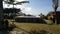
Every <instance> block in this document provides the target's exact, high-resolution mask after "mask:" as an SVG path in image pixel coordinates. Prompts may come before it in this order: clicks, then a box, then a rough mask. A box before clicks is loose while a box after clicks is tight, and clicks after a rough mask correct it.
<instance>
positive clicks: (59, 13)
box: [47, 11, 60, 23]
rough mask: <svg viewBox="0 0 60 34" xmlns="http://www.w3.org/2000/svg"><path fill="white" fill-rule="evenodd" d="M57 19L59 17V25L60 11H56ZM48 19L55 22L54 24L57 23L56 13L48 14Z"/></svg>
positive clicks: (58, 21) (59, 20)
mask: <svg viewBox="0 0 60 34" xmlns="http://www.w3.org/2000/svg"><path fill="white" fill-rule="evenodd" d="M56 17H57V23H60V11H56ZM47 19H49V20H53V22H55V12H54V11H50V12H49V13H48V14H47Z"/></svg>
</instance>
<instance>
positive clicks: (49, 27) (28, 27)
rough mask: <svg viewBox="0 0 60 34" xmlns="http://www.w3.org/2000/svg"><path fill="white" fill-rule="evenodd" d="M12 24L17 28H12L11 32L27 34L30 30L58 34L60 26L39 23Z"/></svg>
mask: <svg viewBox="0 0 60 34" xmlns="http://www.w3.org/2000/svg"><path fill="white" fill-rule="evenodd" d="M9 22H10V21H9ZM14 23H15V25H16V26H17V27H18V28H14V29H13V31H24V32H26V31H28V32H29V31H31V30H46V31H49V32H51V33H53V34H60V25H55V24H53V25H47V24H40V23H18V22H14ZM19 28H20V29H19Z"/></svg>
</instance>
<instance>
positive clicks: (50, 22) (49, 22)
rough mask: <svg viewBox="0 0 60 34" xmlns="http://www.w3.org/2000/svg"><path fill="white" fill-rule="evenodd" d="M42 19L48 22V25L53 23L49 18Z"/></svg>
mask: <svg viewBox="0 0 60 34" xmlns="http://www.w3.org/2000/svg"><path fill="white" fill-rule="evenodd" d="M44 21H45V23H46V24H49V25H51V24H53V21H51V20H46V19H44Z"/></svg>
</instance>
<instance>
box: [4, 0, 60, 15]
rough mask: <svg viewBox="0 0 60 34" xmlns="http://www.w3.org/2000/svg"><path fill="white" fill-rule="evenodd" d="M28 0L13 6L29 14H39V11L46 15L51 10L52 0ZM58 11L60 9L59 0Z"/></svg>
mask: <svg viewBox="0 0 60 34" xmlns="http://www.w3.org/2000/svg"><path fill="white" fill-rule="evenodd" d="M17 1H25V0H17ZM28 1H29V2H30V3H27V4H23V5H18V6H17V5H16V6H15V7H17V8H20V9H21V10H22V12H23V13H25V14H31V15H39V14H40V13H42V14H44V15H46V14H47V13H48V12H50V11H53V8H52V0H28ZM4 6H5V5H4ZM5 7H6V6H5ZM10 7H12V6H10ZM58 11H60V0H59V7H58Z"/></svg>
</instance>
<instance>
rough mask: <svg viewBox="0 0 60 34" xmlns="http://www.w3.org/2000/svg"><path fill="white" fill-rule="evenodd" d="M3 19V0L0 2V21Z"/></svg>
mask: <svg viewBox="0 0 60 34" xmlns="http://www.w3.org/2000/svg"><path fill="white" fill-rule="evenodd" d="M2 19H3V0H0V20H2Z"/></svg>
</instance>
